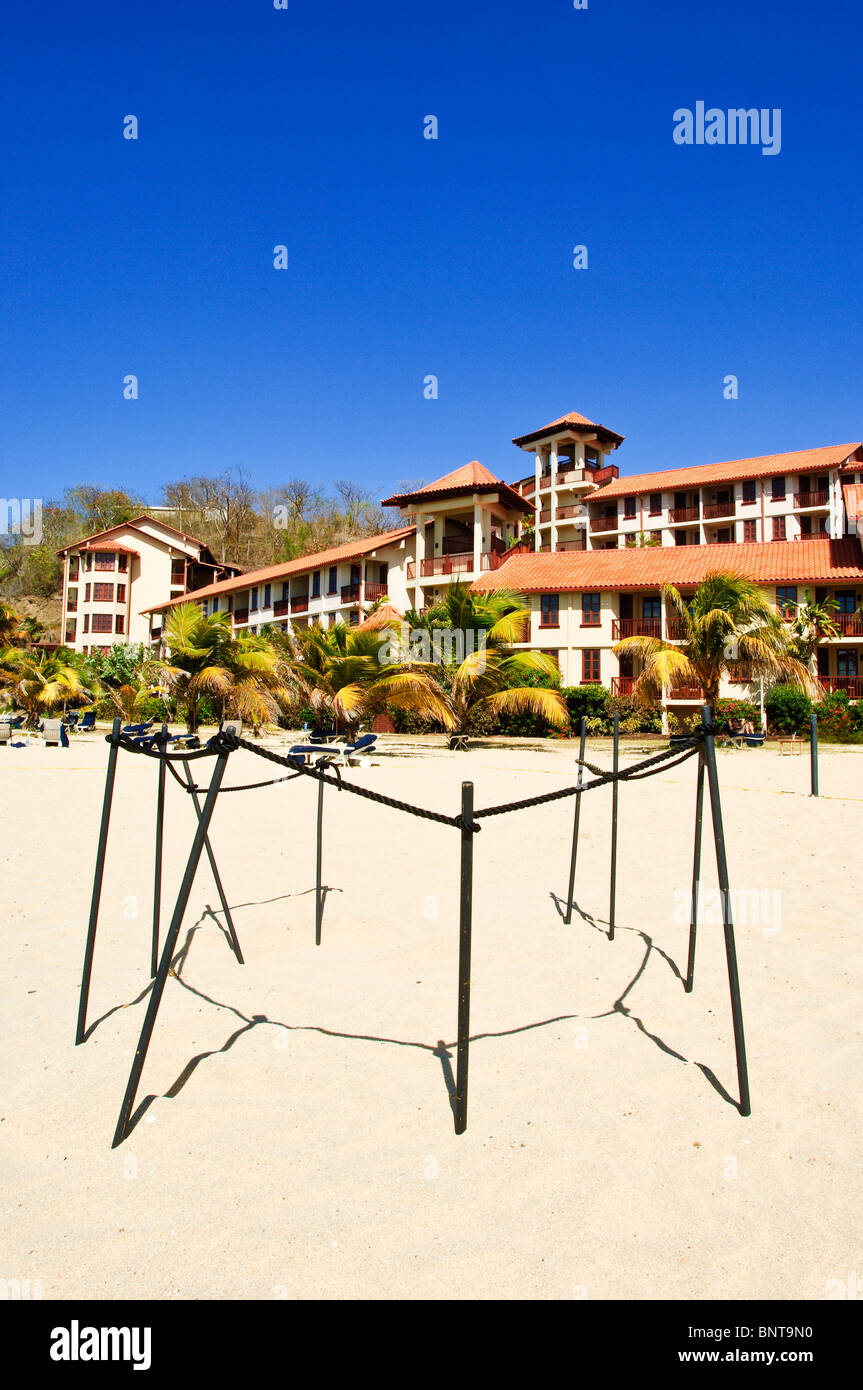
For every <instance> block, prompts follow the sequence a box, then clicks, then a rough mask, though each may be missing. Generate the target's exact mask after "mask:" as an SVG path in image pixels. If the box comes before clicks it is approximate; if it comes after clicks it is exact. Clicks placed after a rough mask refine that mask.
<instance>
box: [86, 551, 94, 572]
mask: <svg viewBox="0 0 863 1390" xmlns="http://www.w3.org/2000/svg"><path fill="white" fill-rule="evenodd" d="M84 568H85V570H91V569H92V568H93V556H92V553H91V552H90V551H89V550H88V551H87V554H86V555H85V556H84Z"/></svg>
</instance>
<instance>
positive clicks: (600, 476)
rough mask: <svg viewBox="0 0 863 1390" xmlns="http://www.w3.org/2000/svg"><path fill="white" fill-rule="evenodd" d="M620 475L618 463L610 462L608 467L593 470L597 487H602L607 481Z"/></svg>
mask: <svg viewBox="0 0 863 1390" xmlns="http://www.w3.org/2000/svg"><path fill="white" fill-rule="evenodd" d="M619 477H620V469H619V468H618V466H617V464H616V463H610V464H609V465H608V467H607V468H597V469H595V470H594V472H593V481H594V482H595V483H596V486H597V487H602V486H603V485H604V484H605V483H610V482H611V480H612V478H619Z"/></svg>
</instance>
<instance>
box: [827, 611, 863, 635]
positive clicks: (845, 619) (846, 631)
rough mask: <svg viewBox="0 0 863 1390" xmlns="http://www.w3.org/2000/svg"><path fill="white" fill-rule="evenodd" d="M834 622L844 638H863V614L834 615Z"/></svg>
mask: <svg viewBox="0 0 863 1390" xmlns="http://www.w3.org/2000/svg"><path fill="white" fill-rule="evenodd" d="M833 622H834V623H835V624H836V626H837V627H838V629H839V631H840V633H841V634H842V636H843V637H863V614H860V613H834V614H833Z"/></svg>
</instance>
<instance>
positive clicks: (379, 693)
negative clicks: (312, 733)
mask: <svg viewBox="0 0 863 1390" xmlns="http://www.w3.org/2000/svg"><path fill="white" fill-rule="evenodd" d="M273 638H274V640H275V641H276V642H277V643H279V644H281V645H282V647H283V649H284V651H285V659H286V661H287V664H288V666H289V667H290V670H291V672H292V674H293V676H294V678H295V680H296V681H297V683H298V685H299V687H300V691H301V694H302V697H303V698H304V699H305V700H307V701H308V704H309V705H310V707H311V709H312V712H313V714H314V717H315V720H316V722H317V724H318V725H319V726H320V727H325V726H329V725H335V728H336V729H337V730H343V729H345V728H352V727H355V726H356V725H357V724H358V723H359V721H360V720H362V719H369V718H372V717H373V716H374V715H376V714H378V713H381V712H383V711H384V710H386V709H387V708H391V709H399V710H406V711H411V712H412V713H414V714H419V715H421V716H422V717H423V718H426V719H432V720H436V721H438V722H439V723H441V724H443V725H444V727H446V728H449V727H451V724H452V716H451V714H450V710H449V706H448V704H447V701H446V699H445V697H444V695H443V693H442V691H441V690H440V687H439V685H438V683H437V681H436V680H435V677H434V673H433V671H432V669H431V667H430V666H428V665H427V664H426V663H422V662H413V661H410V660H393V659H392V656H391V648H392V645H393V636H392V632H391V631H389V630H388V628H378V629H375V630H371V631H368V630H366V631H362V630H360V629H359V628H352V627H349V626H348V625H347V624H346V623H334V624H333V626H332V627H327V628H324V627H320V626H318V625H313V626H311V627H307V628H302V629H300V630H298V631H297V632H295V633H294V635H293V637H290V636H288V635H287V634H286V633H281V632H280V633H274V634H273Z"/></svg>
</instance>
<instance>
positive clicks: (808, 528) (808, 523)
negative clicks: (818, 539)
mask: <svg viewBox="0 0 863 1390" xmlns="http://www.w3.org/2000/svg"><path fill="white" fill-rule="evenodd" d="M800 534H801V536H811V535H812V518H811V516H801V518H800Z"/></svg>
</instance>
